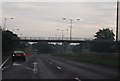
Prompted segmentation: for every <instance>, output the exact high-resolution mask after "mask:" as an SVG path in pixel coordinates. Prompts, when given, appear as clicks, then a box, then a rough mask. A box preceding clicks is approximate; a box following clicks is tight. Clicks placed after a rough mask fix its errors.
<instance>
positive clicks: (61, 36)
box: [57, 29, 68, 40]
mask: <svg viewBox="0 0 120 81" xmlns="http://www.w3.org/2000/svg"><path fill="white" fill-rule="evenodd" d="M59 30H61V31H62V35H61V37H62V40H63V37H64V34H63V31H65V30H63V29H57V31H59ZM66 31H68V29H67V30H66Z"/></svg>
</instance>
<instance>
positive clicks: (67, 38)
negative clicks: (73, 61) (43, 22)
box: [20, 37, 93, 41]
mask: <svg viewBox="0 0 120 81" xmlns="http://www.w3.org/2000/svg"><path fill="white" fill-rule="evenodd" d="M20 39H21V40H70V37H64V38H61V37H20ZM71 40H76V41H78V40H82V41H85V40H93V38H79V37H73V38H71Z"/></svg>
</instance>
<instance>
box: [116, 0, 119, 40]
mask: <svg viewBox="0 0 120 81" xmlns="http://www.w3.org/2000/svg"><path fill="white" fill-rule="evenodd" d="M118 26H119V0H117V15H116V42H118Z"/></svg>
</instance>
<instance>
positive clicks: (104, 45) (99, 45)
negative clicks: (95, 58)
mask: <svg viewBox="0 0 120 81" xmlns="http://www.w3.org/2000/svg"><path fill="white" fill-rule="evenodd" d="M94 36H95V37H96V38H95V40H93V41H94V42H93V43H91V51H94V52H108V53H111V52H115V49H116V46H115V43H114V42H112V41H114V40H115V39H114V36H115V35H114V33H113V30H110V29H108V28H106V29H104V28H103V29H99V31H98V32H96V34H95V35H94ZM106 40H107V41H108V42H106ZM96 41H99V42H96ZM109 41H111V42H109Z"/></svg>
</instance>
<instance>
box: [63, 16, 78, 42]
mask: <svg viewBox="0 0 120 81" xmlns="http://www.w3.org/2000/svg"><path fill="white" fill-rule="evenodd" d="M63 20H66V18H63ZM69 20H70V40H71V39H72V24H73V23H72V22H73V20H74V19H73V18H71V19H69ZM77 20H80V19H79V18H77Z"/></svg>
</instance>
